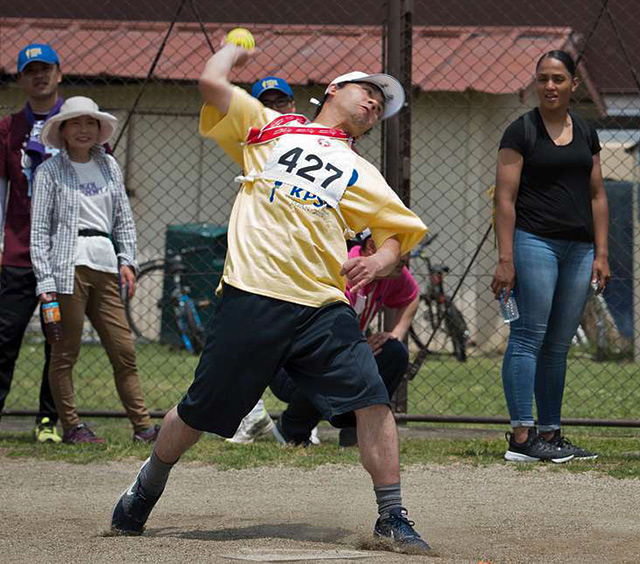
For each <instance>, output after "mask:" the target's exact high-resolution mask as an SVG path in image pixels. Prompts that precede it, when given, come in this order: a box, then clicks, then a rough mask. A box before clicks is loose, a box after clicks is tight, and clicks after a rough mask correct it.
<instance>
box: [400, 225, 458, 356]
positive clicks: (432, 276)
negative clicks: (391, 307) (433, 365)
mask: <svg viewBox="0 0 640 564" xmlns="http://www.w3.org/2000/svg"><path fill="white" fill-rule="evenodd" d="M437 237H438V234H437V233H436V234H435V235H432V236H429V237H427V238H426V239H425V240H424V241H423V242H422V244H421V245H420V246H419V247H418V248H417V249H416V250H414V251H413V252H412V253H411V258H412V259H420V260H422V261H423V262H424V263H425V264H426V266H427V272H428V273H429V279H428V280H429V285H428V287H427V289H426V291H425V292H422V293H421V294H420V301H421V302H422V304H423V305H424V309H425V311H424V314H423V317H424V319H426V320H427V321H428V322H429V325H430V326H431V328H432V330H433V333H434V334H435V332H436V331H438V330H442V331H444V333H445V336H446V337H447V338H449V339H451V341H452V343H453V354H454V356H455V357H456V360H458V361H459V362H466V360H467V346H468V344H469V327H468V325H467V322H466V321H465V319H464V316H463V315H462V313H461V312H460V310H459V309H458V308H457V307H456V306H455V305H454V304H453V302H452V301H451V299H450V298H449V297H448V296H447V295H446V294H445V291H444V278H445V276H446V275H447V274H448V273H449V272H450V268H449V267H448V266H446V265H444V264H432V263H431V259H430V258H429V255H428V254H427V252H426V248H427V247H428V246H429V245H430V244H431V243H433V242H434V241H435V240H436V238H437ZM409 336H410V337H411V339H412V340H413V342H414V343H415V344H416V345H417V346H418V347H419V348H420V349H424V348H425V347H427V346H428V345H429V344H430V342H431V338H430V339H429V342H427V343H426V344H425V343H424V342H423V341H422V339H421V338H420V336H419V335H418V332H417V331H416V329H415V327H414V326H413V324H412V325H411V326H410V327H409ZM432 337H433V335H432Z"/></svg>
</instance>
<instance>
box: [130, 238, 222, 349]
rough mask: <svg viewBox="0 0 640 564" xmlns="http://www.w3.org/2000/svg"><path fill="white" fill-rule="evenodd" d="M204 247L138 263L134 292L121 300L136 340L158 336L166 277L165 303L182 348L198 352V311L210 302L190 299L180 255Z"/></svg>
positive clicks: (201, 340)
mask: <svg viewBox="0 0 640 564" xmlns="http://www.w3.org/2000/svg"><path fill="white" fill-rule="evenodd" d="M208 250H209V249H208V248H207V247H186V248H183V249H180V250H179V251H178V252H174V253H169V257H168V258H167V259H166V260H165V259H153V260H150V261H147V262H145V263H143V264H141V265H140V272H139V274H138V279H137V282H136V286H137V289H136V293H135V295H134V297H133V299H132V300H129V299H126V300H125V312H126V316H127V320H128V322H129V325H130V327H131V330H132V331H133V333H134V334H135V335H136V337H137V338H138V339H139V340H141V341H142V342H147V343H149V342H157V341H159V339H160V331H161V324H162V321H161V318H162V308H163V306H164V305H165V301H166V299H167V297H166V296H163V288H164V283H165V280H166V279H167V277H169V280H170V282H171V284H172V285H171V286H170V287H169V292H168V305H169V307H170V312H171V319H172V320H173V323H174V324H175V329H176V330H177V333H178V335H179V337H180V342H181V344H182V347H183V348H184V349H185V350H186V351H187V352H190V353H192V354H200V352H202V349H203V348H204V342H205V329H204V325H203V323H202V321H201V319H200V314H199V312H198V310H199V309H202V308H204V307H207V306H209V305H211V303H212V300H210V299H201V300H194V299H193V298H192V297H191V296H190V295H189V294H190V291H191V289H190V288H189V286H186V285H184V284H183V282H182V277H183V276H184V274H185V273H186V267H185V265H184V262H183V258H182V257H183V255H185V254H189V253H197V252H204V251H208ZM165 292H166V290H165Z"/></svg>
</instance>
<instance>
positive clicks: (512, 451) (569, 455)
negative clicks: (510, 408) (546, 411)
mask: <svg viewBox="0 0 640 564" xmlns="http://www.w3.org/2000/svg"><path fill="white" fill-rule="evenodd" d="M506 438H507V441H509V448H508V449H507V452H506V453H505V454H504V459H505V460H508V461H509V462H540V461H546V460H550V461H551V462H554V463H556V464H562V463H563V462H569V460H572V459H573V457H574V453H573V452H571V451H570V450H569V449H567V448H563V447H560V446H556V445H553V444H551V443H548V442H547V441H545V440H544V439H543V438H542V437H541V436H540V435H538V432H537V431H536V428H535V427H530V428H529V434H528V436H527V440H526V441H525V442H523V443H518V442H516V440H515V436H514V434H513V433H506Z"/></svg>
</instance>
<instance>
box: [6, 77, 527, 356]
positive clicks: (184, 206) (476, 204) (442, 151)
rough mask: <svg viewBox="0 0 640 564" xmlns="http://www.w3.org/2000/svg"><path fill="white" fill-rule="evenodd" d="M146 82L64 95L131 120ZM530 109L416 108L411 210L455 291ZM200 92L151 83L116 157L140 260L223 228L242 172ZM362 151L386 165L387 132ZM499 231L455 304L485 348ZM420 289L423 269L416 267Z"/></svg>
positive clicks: (303, 95)
mask: <svg viewBox="0 0 640 564" xmlns="http://www.w3.org/2000/svg"><path fill="white" fill-rule="evenodd" d="M138 92H139V86H96V87H91V88H89V87H85V88H66V89H64V91H63V94H64V95H65V96H66V97H69V96H72V95H77V94H83V95H88V96H91V97H93V98H94V99H95V100H96V102H98V104H99V105H100V106H101V108H103V109H105V110H108V111H112V112H113V113H115V114H116V115H118V116H119V117H120V118H121V120H122V119H124V118H125V116H126V114H127V111H128V109H129V108H130V107H131V106H132V104H133V102H134V100H135V97H136V96H137V94H138ZM311 96H315V97H318V98H319V97H321V90H320V89H319V88H317V87H316V88H296V99H297V100H298V110H299V111H300V112H301V113H305V114H307V115H312V114H313V109H312V106H311V105H310V104H309V102H308V100H309V98H310V97H311ZM20 104H21V95H20V91H19V90H18V89H17V88H15V87H12V86H9V87H5V88H2V89H0V112H2V111H3V110H2V108H17V107H19V106H20ZM532 105H533V101H532V100H525V101H521V100H520V98H519V97H518V96H517V95H504V96H495V95H486V94H481V93H473V92H469V93H465V94H460V93H429V94H425V93H422V94H420V95H419V96H418V97H417V99H416V100H415V103H414V105H413V114H412V119H413V125H412V128H413V130H412V131H413V136H412V151H413V158H412V169H411V179H412V193H411V203H412V208H413V210H414V211H415V212H416V213H418V215H420V217H422V219H423V220H424V221H425V222H426V223H427V225H428V226H429V228H430V229H431V231H432V232H433V233H438V234H439V236H438V239H437V241H436V242H435V243H434V244H433V246H432V248H430V256H431V257H432V261H434V262H441V263H445V264H447V265H448V266H450V267H451V269H452V272H451V274H450V275H449V277H448V279H447V288H446V289H447V291H448V292H449V293H451V292H452V291H453V288H454V286H455V284H456V283H457V282H458V280H459V278H460V276H461V275H462V273H463V272H464V269H465V268H466V266H467V264H468V262H469V261H470V259H471V257H472V255H473V253H474V252H475V250H476V248H477V246H478V245H479V243H480V240H481V238H482V236H483V235H484V233H485V231H486V229H487V227H488V225H489V223H490V220H491V209H492V206H491V201H490V198H489V196H488V194H487V191H488V189H489V188H490V187H491V186H492V185H493V184H494V181H495V165H496V156H497V148H498V143H499V140H500V137H501V135H502V133H503V131H504V129H505V127H506V125H508V123H510V122H511V121H512V120H513V119H515V118H516V117H517V116H518V115H520V114H522V113H524V111H526V110H527V109H528V108H529V107H531V106H532ZM199 106H200V102H199V96H198V93H197V90H196V88H195V86H194V85H188V86H184V85H161V84H151V85H149V87H148V88H147V89H146V91H145V94H144V96H143V98H142V101H141V104H140V105H139V107H138V112H137V113H136V115H135V116H134V117H133V121H132V123H131V127H130V128H129V130H128V131H127V134H126V135H125V137H124V138H123V140H122V142H121V143H120V144H119V145H118V148H117V151H116V156H117V158H118V160H119V162H120V164H121V166H122V167H123V169H124V170H125V175H126V180H127V187H128V189H129V190H130V193H131V204H132V207H133V210H134V213H135V217H136V222H137V227H138V233H139V252H140V259H141V261H144V260H148V259H150V258H156V257H159V256H162V255H163V253H164V241H165V231H166V227H167V225H169V224H178V223H192V222H206V223H213V224H226V223H227V220H228V216H229V213H230V210H231V205H232V202H233V199H234V196H235V193H236V190H237V184H235V183H234V182H233V178H234V177H235V176H236V175H237V174H238V172H239V171H238V168H237V166H236V165H235V164H234V163H232V162H231V160H230V159H228V158H227V157H226V156H225V155H224V154H222V152H221V151H220V149H219V148H218V147H217V146H216V145H215V144H214V143H213V142H211V141H209V140H206V139H202V138H201V137H200V136H199V135H198V131H197V125H198V111H199ZM358 148H359V150H360V152H361V153H362V154H363V156H365V157H366V158H368V159H369V160H371V161H373V162H374V163H375V164H376V165H379V157H380V131H379V128H378V130H377V131H374V132H373V133H371V134H370V135H368V136H366V137H365V138H364V139H362V140H360V141H359V143H358ZM493 240H494V238H493V233H491V234H490V236H489V239H488V240H487V241H486V242H485V243H484V246H483V247H482V250H481V253H480V255H479V257H478V260H477V261H476V263H475V264H474V265H473V267H472V269H471V271H470V274H469V276H468V277H467V279H466V280H465V283H464V285H463V286H462V288H461V291H460V293H459V295H458V297H457V298H456V304H457V305H458V307H459V308H460V309H461V310H462V311H463V313H464V315H465V317H466V318H467V320H468V321H469V323H470V326H471V331H472V338H473V340H474V341H475V342H476V343H477V344H478V345H479V346H482V347H483V348H486V349H492V348H495V347H501V346H503V344H504V337H505V334H506V332H505V329H504V327H503V323H502V321H501V319H500V318H499V315H498V310H497V305H496V303H495V300H494V299H493V298H492V296H491V293H490V291H489V290H488V287H489V283H490V281H491V277H492V274H493V268H494V265H495V258H496V251H495V249H494V244H493ZM413 270H414V272H415V273H416V276H417V278H418V280H419V282H421V284H425V283H426V268H425V265H424V264H420V262H419V261H414V263H413Z"/></svg>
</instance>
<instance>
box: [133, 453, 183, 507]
mask: <svg viewBox="0 0 640 564" xmlns="http://www.w3.org/2000/svg"><path fill="white" fill-rule="evenodd" d="M176 462H177V461H176ZM174 464H175V462H173V463H171V464H167V463H166V462H162V460H160V459H159V458H158V456H157V455H156V451H155V450H154V451H153V452H152V453H151V457H150V458H149V460H148V461H147V463H146V464H145V465H144V466H143V467H142V469H141V470H140V475H139V478H140V485H141V486H142V489H143V490H144V491H145V492H146V493H148V494H149V495H152V496H159V495H160V494H161V493H162V491H163V490H164V486H165V485H166V483H167V480H168V479H169V472H171V469H172V468H173V465H174Z"/></svg>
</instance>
